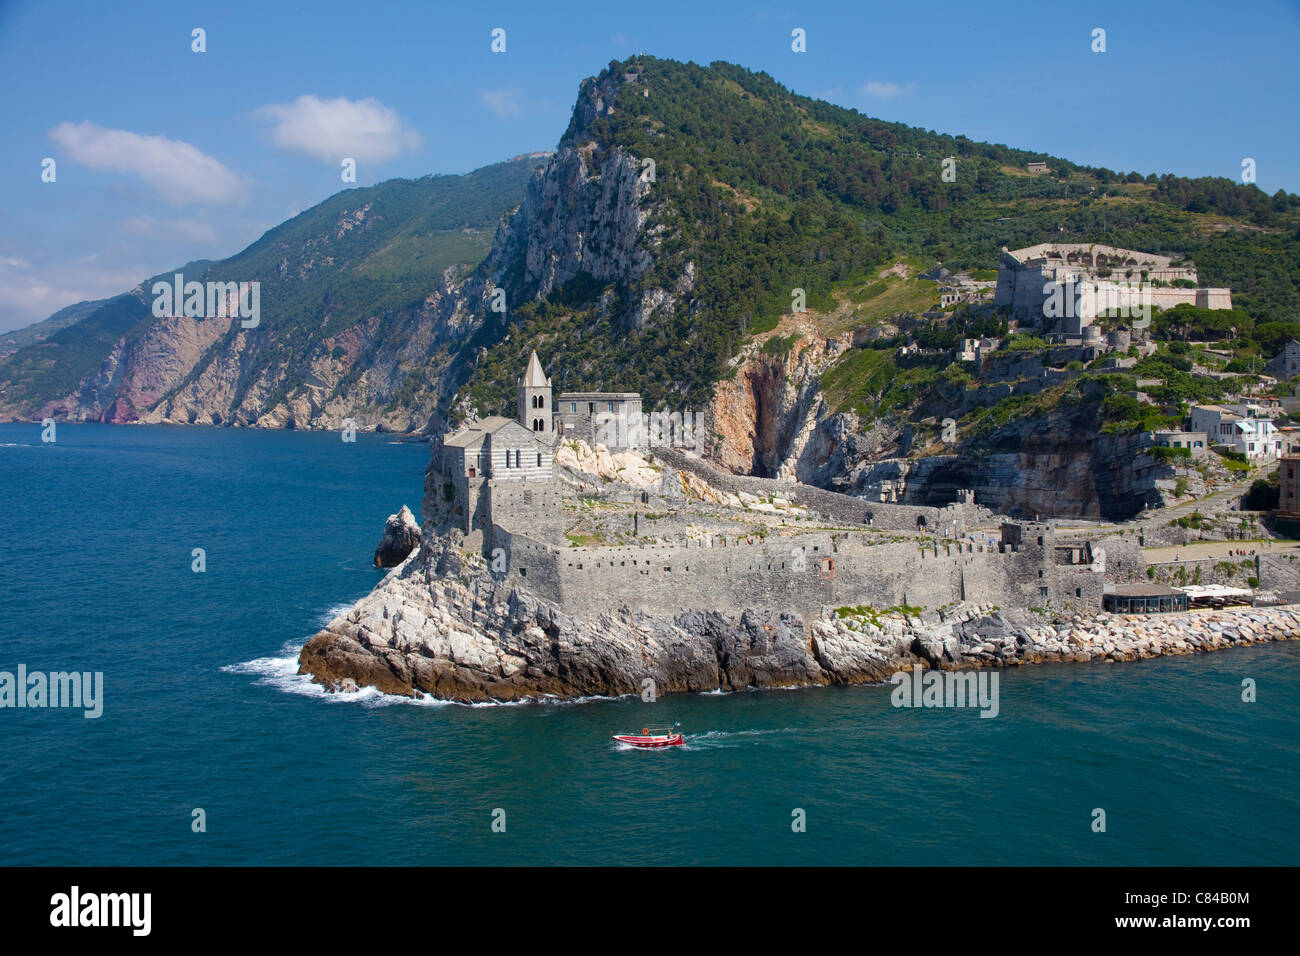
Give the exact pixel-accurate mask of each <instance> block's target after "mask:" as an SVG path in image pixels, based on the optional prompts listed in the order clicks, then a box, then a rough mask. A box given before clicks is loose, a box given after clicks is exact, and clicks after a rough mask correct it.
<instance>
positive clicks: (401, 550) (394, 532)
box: [375, 505, 420, 568]
mask: <svg viewBox="0 0 1300 956" xmlns="http://www.w3.org/2000/svg"><path fill="white" fill-rule="evenodd" d="M419 545H420V526H419V525H418V524H417V523H416V521H415V515H413V514H411V509H410V508H408V507H406V505H402V510H401V511H399V512H397V514H395V515H389V516H388V521H387V522H385V524H384V535H383V537H382V538H380V539H379V546H378V547H377V548H375V567H377V568H395V567H397V566H398V565H399V564H401V563H402V562H403V561H405V560H406V558H407V556H408V555H410V553H411V552H412V551H414V550H415V549H416V548H417V547H419Z"/></svg>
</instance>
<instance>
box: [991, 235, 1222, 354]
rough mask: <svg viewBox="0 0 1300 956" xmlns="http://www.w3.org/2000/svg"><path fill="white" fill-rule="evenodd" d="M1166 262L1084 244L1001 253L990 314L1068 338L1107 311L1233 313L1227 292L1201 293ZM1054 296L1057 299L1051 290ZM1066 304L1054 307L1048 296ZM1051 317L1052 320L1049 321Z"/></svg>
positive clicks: (1186, 273) (1192, 277)
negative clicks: (1188, 308)
mask: <svg viewBox="0 0 1300 956" xmlns="http://www.w3.org/2000/svg"><path fill="white" fill-rule="evenodd" d="M1173 261H1174V260H1172V259H1171V258H1169V257H1168V256H1157V255H1154V254H1152V253H1149V252H1136V251H1134V250H1132V249H1119V248H1116V247H1114V246H1103V245H1098V244H1095V243H1084V242H1044V243H1039V244H1038V245H1036V246H1029V247H1028V248H1025V249H1016V250H1015V251H1014V252H1012V251H1009V250H1008V249H1006V248H1005V247H1004V248H1003V249H1002V256H1001V259H1000V260H999V262H998V284H997V287H996V288H995V290H994V293H993V304H994V305H995V306H1008V307H1010V309H1011V311H1012V314H1013V315H1015V316H1016V317H1018V318H1020V319H1022V320H1026V321H1031V322H1034V323H1035V324H1040V325H1042V326H1043V327H1044V328H1050V327H1051V326H1053V325H1059V328H1057V329H1056V331H1060V332H1063V333H1065V335H1067V336H1077V335H1082V334H1083V330H1084V329H1085V328H1087V327H1088V326H1090V325H1091V324H1092V323H1093V321H1094V320H1095V319H1096V318H1097V317H1098V316H1100V315H1104V314H1105V313H1106V312H1107V311H1112V310H1114V311H1119V312H1123V313H1124V314H1129V313H1130V312H1133V311H1136V310H1139V309H1141V308H1142V307H1143V306H1148V307H1149V308H1153V309H1171V308H1173V307H1174V306H1176V305H1181V304H1188V305H1196V306H1200V307H1202V308H1207V309H1231V308H1232V291H1231V290H1230V289H1202V288H1198V287H1197V284H1198V282H1199V281H1200V280H1199V279H1198V278H1197V275H1196V270H1195V269H1193V268H1190V267H1189V266H1175V265H1173ZM1058 288H1059V290H1060V292H1057V291H1056V290H1057V289H1058ZM1062 295H1063V297H1064V300H1065V301H1063V302H1061V303H1059V305H1058V304H1056V303H1053V297H1054V296H1058V297H1059V296H1062ZM1053 309H1055V313H1056V314H1055V315H1053Z"/></svg>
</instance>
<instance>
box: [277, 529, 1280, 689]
mask: <svg viewBox="0 0 1300 956" xmlns="http://www.w3.org/2000/svg"><path fill="white" fill-rule="evenodd" d="M430 543H432V542H430ZM1296 638H1300V605H1281V606H1276V607H1257V608H1234V609H1228V610H1220V611H1189V612H1182V613H1176V614H1163V615H1149V616H1138V615H1134V616H1128V615H1114V614H1106V613H1097V614H1093V615H1072V616H1062V617H1058V618H1053V619H1045V618H1043V617H1042V616H1040V615H1039V614H1036V613H1034V612H1030V611H1025V610H1020V609H998V608H996V607H988V606H971V605H964V606H959V607H956V608H952V609H949V610H944V611H931V612H926V613H922V614H919V615H905V614H903V613H899V612H895V613H889V612H886V611H874V610H872V609H868V608H863V609H855V610H853V611H849V610H847V609H844V610H841V611H840V612H831V611H826V612H824V613H823V615H822V617H821V618H820V619H819V620H814V621H808V622H805V621H803V620H801V619H800V617H799V616H798V615H796V614H792V613H789V612H783V611H781V610H779V609H750V610H747V611H745V612H744V613H743V614H741V615H738V616H734V615H725V614H721V613H718V612H716V611H708V610H688V611H683V612H682V613H680V614H678V615H676V616H675V617H673V618H672V619H665V618H662V617H652V616H650V615H646V614H644V613H641V612H638V611H635V610H632V609H626V608H625V609H623V610H622V611H620V612H619V613H616V614H600V615H596V616H593V617H590V618H575V617H573V616H571V615H568V614H566V613H565V612H564V611H563V610H562V609H561V608H558V607H556V606H554V605H551V604H549V603H547V602H544V601H540V600H538V599H537V598H536V597H534V596H532V595H530V594H528V593H527V592H525V591H523V590H521V589H509V590H508V591H506V590H505V589H503V588H502V586H501V585H499V584H498V582H496V581H495V580H494V579H493V578H492V576H491V574H489V573H488V569H487V566H486V564H485V563H484V562H483V561H482V559H481V558H480V557H478V556H476V555H475V556H466V555H464V554H462V553H460V552H459V551H458V550H457V549H456V548H455V547H454V546H452V545H450V544H449V543H447V542H441V543H439V544H438V545H437V546H436V547H434V548H429V547H425V548H421V549H420V550H419V551H417V553H416V554H413V555H411V556H410V557H409V558H407V559H406V561H404V562H403V563H402V564H401V565H400V566H399V567H397V568H395V569H394V570H393V571H392V572H390V573H389V575H388V576H387V577H386V578H385V579H384V581H383V582H382V583H381V584H380V585H379V586H378V587H377V588H376V589H375V590H374V591H372V592H371V593H370V594H369V595H367V596H366V597H365V598H363V599H362V600H361V601H359V602H358V603H357V604H356V605H355V606H354V607H352V608H351V609H349V610H348V611H347V612H346V613H344V614H342V615H340V616H339V617H337V618H335V619H334V620H333V621H331V622H330V624H329V625H328V626H327V627H326V628H325V629H324V630H323V631H320V632H319V633H317V634H316V635H315V636H314V637H312V638H311V640H309V641H308V642H307V644H306V646H305V647H303V649H302V652H301V654H300V655H299V673H301V674H310V675H311V676H312V679H313V681H315V682H316V683H319V684H321V685H323V686H325V687H326V688H328V689H330V690H335V691H351V690H356V689H358V688H360V687H365V686H373V687H375V688H377V689H378V690H380V691H382V692H384V693H388V694H398V695H403V696H417V697H418V696H424V695H431V696H433V697H435V698H438V699H442V700H450V701H460V702H466V703H469V702H486V701H519V700H527V699H530V698H539V697H547V696H553V697H560V698H579V697H591V696H619V695H624V694H642V693H644V692H645V691H646V690H647V689H649V688H653V692H654V693H655V694H656V695H660V694H666V693H676V692H697V693H698V692H704V691H713V690H718V689H721V690H724V691H739V690H746V689H749V688H762V687H791V686H800V685H809V686H812V685H831V684H862V683H880V682H884V681H887V680H888V679H889V678H890V676H891V675H892V674H894V673H895V672H897V671H899V670H907V669H911V668H912V667H913V666H915V665H917V664H920V665H921V666H922V667H925V668H937V669H943V670H956V669H967V668H985V667H1014V666H1019V665H1021V664H1034V663H1045V662H1056V661H1062V662H1063V661H1077V662H1118V661H1132V660H1141V659H1145V658H1151V657H1159V656H1162V655H1167V654H1193V653H1200V652H1206V651H1214V650H1220V649H1223V648H1227V647H1238V646H1243V645H1250V644H1259V643H1265V642H1269V641H1276V640H1292V639H1296ZM647 681H649V682H652V683H647Z"/></svg>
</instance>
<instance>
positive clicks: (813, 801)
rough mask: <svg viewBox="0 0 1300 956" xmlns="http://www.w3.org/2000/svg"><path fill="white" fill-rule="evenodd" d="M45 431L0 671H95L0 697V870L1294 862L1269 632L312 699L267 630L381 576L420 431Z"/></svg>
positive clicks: (1289, 763)
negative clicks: (1209, 646)
mask: <svg viewBox="0 0 1300 956" xmlns="http://www.w3.org/2000/svg"><path fill="white" fill-rule="evenodd" d="M42 432H43V429H42V427H41V426H40V425H36V424H7V425H0V672H10V673H15V674H16V673H17V669H18V667H19V666H20V665H22V666H24V667H25V668H26V670H27V672H28V673H29V674H30V673H33V672H38V671H39V672H45V673H48V672H56V671H74V670H75V671H79V672H87V673H92V674H93V673H100V674H102V692H101V695H100V700H99V706H101V707H102V713H101V714H100V716H98V717H86V716H85V713H86V709H85V708H84V707H83V708H81V709H77V708H51V707H44V708H33V707H28V708H16V707H9V708H0V864H3V865H54V864H58V865H75V866H80V865H143V866H150V865H203V866H208V865H217V866H234V865H246V864H262V865H286V866H288V865H353V864H367V865H396V866H425V865H444V864H452V865H505V864H521V865H556V864H559V865H565V864H598V865H617V866H637V865H725V864H737V865H812V864H827V865H853V866H875V865H893V866H900V865H901V866H911V865H917V866H922V865H944V866H989V865H1044V866H1052V865H1072V864H1080V865H1120V866H1157V865H1159V866H1164V865H1190V866H1198V865H1277V864H1287V865H1295V864H1297V863H1300V642H1282V643H1278V644H1269V645H1264V646H1257V647H1249V648H1240V649H1233V650H1226V651H1221V652H1217V653H1213V654H1208V655H1195V656H1185V657H1171V658H1164V659H1158V660H1152V661H1143V662H1138V663H1129V664H1057V665H1042V666H1025V667H1021V668H1015V669H1010V670H1006V671H1004V672H1001V673H1000V674H999V698H1000V699H999V707H998V713H997V716H996V717H994V718H991V719H990V718H984V717H981V716H980V711H979V710H978V709H973V708H955V707H954V708H933V707H932V708H924V707H920V708H902V707H895V706H893V704H892V703H891V691H892V690H893V688H892V687H891V686H889V685H883V686H858V687H831V688H825V687H818V688H805V689H784V690H764V691H749V692H741V693H730V694H724V693H717V692H715V693H706V694H693V695H666V696H663V697H660V698H659V699H658V700H657V701H655V702H653V703H648V702H644V701H642V700H641V699H640V698H639V697H628V698H621V699H591V700H582V701H555V700H543V701H537V702H530V703H515V704H486V705H476V706H467V705H461V704H448V703H436V702H431V701H419V702H414V701H410V700H407V699H404V698H393V697H387V696H383V695H380V694H378V693H376V692H375V691H373V690H365V691H363V692H361V693H359V694H353V695H330V694H326V693H324V692H323V691H322V690H321V689H320V688H319V687H317V686H316V685H313V684H312V683H311V682H310V680H309V679H308V678H305V677H301V676H299V675H298V674H297V662H296V658H297V653H298V650H299V648H301V646H302V645H303V643H304V642H305V641H306V640H307V639H308V638H310V637H311V636H312V634H314V633H315V632H316V631H317V630H319V629H320V628H321V627H322V626H323V625H324V624H325V623H326V622H327V621H329V620H330V619H331V618H332V617H333V616H334V615H336V614H338V613H339V612H340V611H342V610H344V609H345V608H346V607H347V606H348V605H349V604H350V603H351V602H353V601H355V600H356V599H358V598H360V597H362V596H363V595H365V594H366V593H367V592H368V591H369V590H370V589H371V588H373V587H374V586H375V585H376V584H377V583H379V581H380V580H381V579H382V578H383V575H384V573H385V572H383V571H381V570H378V569H376V568H374V567H372V564H371V558H372V555H373V551H374V547H375V545H376V543H377V542H378V539H379V536H380V533H381V531H382V529H383V524H384V519H385V518H386V517H387V516H388V515H389V514H391V513H393V512H395V511H397V510H398V509H399V508H400V507H401V506H402V505H404V504H405V505H409V506H410V507H411V509H412V510H413V511H415V512H416V513H417V514H418V513H419V504H420V497H421V489H422V485H423V473H424V468H425V465H426V464H427V461H428V456H429V448H428V445H426V444H422V443H419V442H410V441H403V440H400V439H397V438H394V437H393V436H390V435H368V434H359V435H357V436H356V440H355V441H353V442H345V441H343V440H342V438H341V436H340V434H338V433H322V432H293V431H261V430H252V429H227V428H202V427H163V426H138V427H137V426H108V425H69V424H60V425H58V426H57V427H56V431H55V434H54V435H53V436H47V437H53V438H54V440H53V441H43V440H42ZM199 549H201V550H199ZM684 599H685V596H684ZM676 722H680V724H681V729H682V730H683V731H684V733H685V739H686V744H685V746H682V747H677V748H670V749H667V750H662V751H638V750H632V749H627V748H624V747H622V746H620V745H618V744H616V743H615V742H613V741H612V740H611V739H610V735H611V733H615V732H620V731H629V730H631V731H635V730H638V729H640V728H641V727H643V726H646V725H666V724H672V723H676Z"/></svg>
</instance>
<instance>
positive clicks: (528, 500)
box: [442, 352, 559, 540]
mask: <svg viewBox="0 0 1300 956" xmlns="http://www.w3.org/2000/svg"><path fill="white" fill-rule="evenodd" d="M518 407H519V420H518V421H516V420H514V419H510V418H504V417H502V416H500V415H492V416H489V417H487V418H484V419H482V420H481V421H478V422H474V423H472V424H469V425H466V426H465V427H464V428H462V429H460V431H458V432H456V433H455V434H453V435H449V436H447V437H446V438H445V439H443V443H442V476H443V478H444V479H445V483H444V496H445V499H446V500H447V501H448V502H451V503H452V504H453V507H454V512H455V514H456V516H457V525H458V526H459V527H460V528H461V530H463V531H464V532H466V533H467V534H470V533H475V532H483V533H487V532H490V529H491V527H492V523H493V521H494V520H495V517H496V516H498V515H499V513H500V512H501V509H502V508H503V507H504V508H507V509H509V510H511V511H512V512H513V511H514V509H516V508H517V507H524V506H528V507H531V506H533V505H534V503H536V505H537V507H538V510H539V513H540V512H542V511H543V507H542V506H543V504H544V503H545V504H547V505H548V506H549V505H551V504H555V511H556V513H557V514H558V501H559V491H558V489H557V488H556V487H555V482H554V429H553V428H552V426H551V383H550V380H549V379H548V378H547V377H546V376H545V374H544V373H543V372H542V367H541V363H540V362H538V361H537V353H536V352H534V353H533V356H532V358H531V360H530V361H529V363H528V370H527V372H525V374H524V377H523V378H521V379H520V380H519V403H518ZM556 520H558V518H556ZM480 540H481V539H480Z"/></svg>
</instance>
